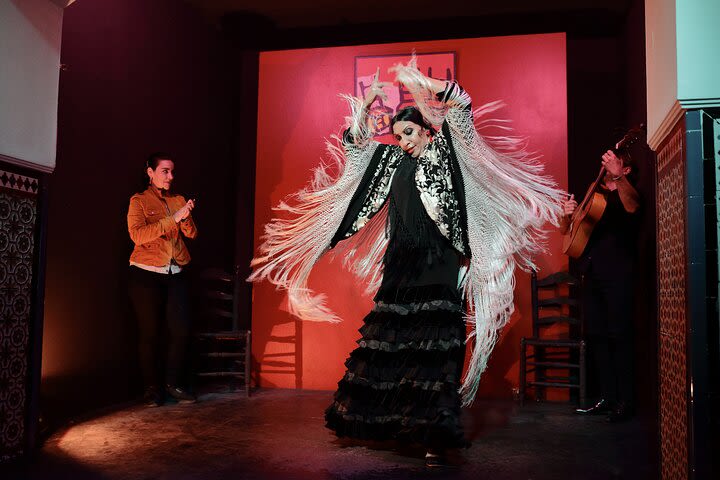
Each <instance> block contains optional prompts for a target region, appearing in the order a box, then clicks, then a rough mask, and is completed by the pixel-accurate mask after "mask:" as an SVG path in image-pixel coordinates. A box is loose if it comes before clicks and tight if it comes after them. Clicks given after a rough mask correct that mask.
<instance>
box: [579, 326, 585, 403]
mask: <svg viewBox="0 0 720 480" xmlns="http://www.w3.org/2000/svg"><path fill="white" fill-rule="evenodd" d="M586 378H587V377H586V375H585V341H584V340H581V341H580V388H579V390H580V395H579V397H580V398H578V401H579V403H580V407H581V408H585V405H586V403H585V394H586V391H585V389H586V383H585V381H586Z"/></svg>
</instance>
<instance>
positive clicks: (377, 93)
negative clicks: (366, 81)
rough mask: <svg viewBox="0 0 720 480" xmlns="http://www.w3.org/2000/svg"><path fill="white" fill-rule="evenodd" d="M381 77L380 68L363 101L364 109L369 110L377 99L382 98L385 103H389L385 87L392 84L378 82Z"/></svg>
mask: <svg viewBox="0 0 720 480" xmlns="http://www.w3.org/2000/svg"><path fill="white" fill-rule="evenodd" d="M379 77H380V67H378V69H377V71H376V72H375V77H374V78H373V81H372V83H371V84H370V87H369V88H368V89H367V91H366V92H365V99H364V100H363V107H365V108H367V107H369V106H370V105H372V103H373V102H374V101H375V99H376V98H377V97H380V98H382V99H383V101H387V95H386V94H385V92H384V91H383V88H384V87H389V86H391V85H392V83H391V82H380V81H378V78H379Z"/></svg>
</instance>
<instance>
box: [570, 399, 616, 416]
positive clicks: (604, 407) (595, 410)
mask: <svg viewBox="0 0 720 480" xmlns="http://www.w3.org/2000/svg"><path fill="white" fill-rule="evenodd" d="M608 412H610V405H609V403H608V401H607V400H605V399H604V398H601V399H600V401H599V402H597V403H596V404H595V405H593V406H592V407H589V408H576V409H575V413H577V414H578V415H603V414H605V413H608Z"/></svg>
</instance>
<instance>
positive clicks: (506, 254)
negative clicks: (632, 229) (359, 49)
mask: <svg viewBox="0 0 720 480" xmlns="http://www.w3.org/2000/svg"><path fill="white" fill-rule="evenodd" d="M391 72H393V73H395V75H396V79H395V81H396V82H399V83H400V84H402V85H403V86H404V87H405V88H407V89H408V90H409V91H410V92H411V93H412V94H413V98H414V100H415V102H416V105H417V107H408V108H405V109H403V110H400V111H399V112H398V113H397V114H396V115H395V117H393V119H392V122H391V124H392V132H393V135H394V137H395V139H396V140H397V144H396V145H386V144H381V143H378V142H376V141H373V140H372V138H373V131H372V130H371V127H369V125H370V124H371V123H372V122H368V109H369V107H370V105H371V104H372V103H373V102H374V101H375V99H376V98H377V97H381V98H384V99H385V98H386V96H385V93H384V92H383V88H385V87H387V86H389V85H391V84H390V83H386V82H379V81H378V75H376V76H375V80H374V81H373V83H372V85H371V87H370V88H369V89H368V91H367V93H366V96H365V98H364V99H357V98H351V97H347V99H348V100H349V103H350V105H351V108H352V115H351V117H349V118H347V119H346V120H347V129H346V130H345V132H344V134H343V135H342V138H334V139H333V141H332V142H329V143H328V152H329V154H330V156H331V157H332V158H333V159H334V161H335V162H336V166H337V171H338V172H339V173H337V174H336V175H331V174H330V173H329V171H328V170H327V169H326V168H325V167H324V166H321V167H319V168H318V169H316V171H315V176H314V179H313V181H312V182H311V183H310V185H309V186H308V187H307V188H306V189H303V190H301V191H299V192H297V193H295V194H293V195H292V196H291V197H290V200H289V201H288V202H283V203H281V205H280V206H279V207H278V208H279V209H280V210H284V211H286V212H288V213H289V215H288V217H286V218H282V219H281V218H276V219H273V220H272V221H271V222H270V223H269V224H267V225H266V227H265V235H264V237H263V240H264V243H263V244H262V245H261V246H260V249H259V255H258V256H257V257H256V258H255V259H253V261H252V263H251V265H252V266H253V267H254V272H253V273H252V275H251V276H250V277H249V280H250V281H261V280H268V281H270V282H271V283H273V284H275V285H277V286H279V287H281V288H283V289H285V290H287V294H288V304H289V308H290V311H291V313H292V314H294V315H296V316H297V317H299V318H301V319H305V320H315V321H330V322H337V321H339V320H340V319H339V318H337V316H336V315H335V314H333V312H331V311H330V310H329V309H328V308H327V306H326V305H325V302H324V296H323V295H316V294H314V293H313V292H312V291H310V290H309V289H308V287H307V279H308V276H309V274H310V272H311V270H312V268H313V265H314V264H315V263H316V262H317V261H318V259H319V258H320V257H321V256H322V255H323V254H325V253H328V252H332V253H333V254H335V255H339V256H342V257H343V262H344V264H345V265H346V267H348V269H349V270H351V271H352V272H353V273H355V274H356V275H357V276H358V277H360V278H361V279H364V280H365V281H366V282H367V283H368V290H369V291H371V292H376V294H375V297H374V301H375V305H374V307H373V309H372V310H371V311H370V313H368V314H367V316H366V317H365V319H364V325H363V327H362V328H361V329H360V333H361V335H362V337H361V339H360V340H358V348H356V349H355V350H354V351H352V352H351V353H350V357H349V358H348V359H347V361H346V362H345V365H346V366H347V371H346V372H345V375H344V376H343V377H342V379H341V380H340V381H339V383H338V389H337V391H336V393H335V397H334V401H333V403H332V404H331V405H330V406H329V407H328V408H327V410H326V412H325V418H326V421H327V426H328V428H330V429H332V430H333V431H334V432H335V433H336V434H337V435H338V436H339V437H350V438H355V439H365V440H387V439H394V440H397V441H400V442H407V443H410V444H419V445H422V446H423V447H424V449H425V450H426V451H427V454H426V457H425V461H426V464H427V465H428V466H439V465H443V464H445V461H446V460H445V452H446V451H447V449H450V448H457V447H463V446H467V444H468V442H467V441H466V440H465V438H464V436H463V430H462V426H461V423H460V410H461V406H464V405H469V404H470V403H472V401H473V398H474V397H475V394H476V392H477V389H478V384H479V381H480V375H481V374H482V372H483V371H484V370H485V367H486V365H487V361H488V357H489V356H490V353H491V351H492V349H493V346H494V345H495V342H496V340H497V337H498V331H499V330H500V329H501V328H502V327H503V326H504V325H505V324H506V323H507V321H508V319H509V318H510V315H511V314H512V311H513V287H514V282H513V273H514V270H515V267H516V265H519V266H521V267H523V268H530V267H532V266H533V264H532V256H533V255H534V254H536V253H538V252H539V251H541V250H542V241H543V238H544V231H543V229H542V228H543V225H544V224H545V223H546V222H548V221H549V222H552V223H553V224H555V225H557V224H558V223H557V222H558V219H559V217H560V216H561V215H562V201H563V198H564V192H562V191H561V190H559V189H558V188H557V187H556V185H555V183H554V182H553V181H552V180H551V179H549V178H547V177H545V176H543V175H542V166H541V165H540V164H538V163H536V162H535V161H534V159H532V158H530V156H529V155H528V154H527V153H526V152H524V150H523V149H522V148H520V147H519V142H518V141H516V140H515V139H513V138H511V137H504V138H503V139H500V141H498V142H496V143H495V145H494V146H491V145H490V144H489V143H488V141H487V140H486V139H484V138H483V137H482V136H480V135H479V134H478V132H477V130H476V127H475V124H474V118H480V117H482V116H483V115H486V114H487V113H490V112H492V111H494V110H496V109H497V108H499V107H500V106H501V104H500V103H499V102H494V103H491V104H488V105H485V106H483V107H481V108H479V109H478V110H476V111H475V112H473V109H472V108H471V102H470V96H469V95H468V94H467V92H465V91H464V90H463V89H462V88H461V87H460V85H458V84H457V83H455V82H444V81H439V80H436V79H432V78H428V77H425V76H424V75H423V74H422V73H420V71H419V70H418V69H417V67H416V59H415V57H413V59H412V60H411V61H410V62H409V64H408V65H398V66H395V67H393V68H392V69H391ZM466 312H467V313H466ZM466 321H468V322H469V323H470V324H471V325H472V328H471V329H470V330H471V331H470V334H469V335H468V340H469V343H470V344H471V345H472V356H471V360H470V364H469V365H468V367H467V371H466V374H465V377H464V378H463V377H462V371H463V361H464V358H465V343H466Z"/></svg>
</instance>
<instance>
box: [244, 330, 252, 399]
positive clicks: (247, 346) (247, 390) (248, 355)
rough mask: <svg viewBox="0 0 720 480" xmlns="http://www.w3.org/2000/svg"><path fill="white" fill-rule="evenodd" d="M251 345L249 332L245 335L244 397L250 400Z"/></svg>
mask: <svg viewBox="0 0 720 480" xmlns="http://www.w3.org/2000/svg"><path fill="white" fill-rule="evenodd" d="M251 350H252V343H251V342H250V330H248V331H247V334H245V396H246V397H248V398H250V361H251V358H252V355H251Z"/></svg>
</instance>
